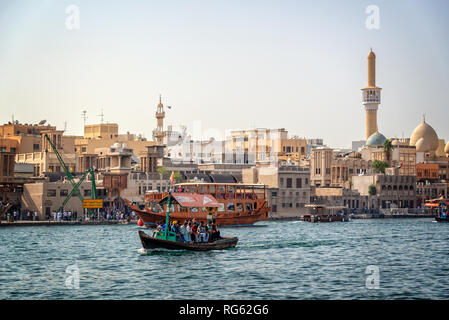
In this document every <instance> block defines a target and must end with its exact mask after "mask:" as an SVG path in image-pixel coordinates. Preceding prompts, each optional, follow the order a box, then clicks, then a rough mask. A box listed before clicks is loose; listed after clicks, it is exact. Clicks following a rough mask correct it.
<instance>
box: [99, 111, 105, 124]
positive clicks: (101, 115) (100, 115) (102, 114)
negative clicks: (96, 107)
mask: <svg viewBox="0 0 449 320" xmlns="http://www.w3.org/2000/svg"><path fill="white" fill-rule="evenodd" d="M98 116H99V117H100V118H101V124H103V119H104V113H103V108H101V113H100V114H99V115H98Z"/></svg>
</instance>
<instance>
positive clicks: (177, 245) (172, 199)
mask: <svg viewBox="0 0 449 320" xmlns="http://www.w3.org/2000/svg"><path fill="white" fill-rule="evenodd" d="M199 201H203V202H202V204H200V203H199ZM160 203H161V204H165V205H166V206H165V207H166V208H167V212H166V215H165V229H164V230H163V231H155V232H154V233H153V236H149V235H147V234H146V233H145V232H143V231H139V237H140V241H141V242H142V246H143V247H144V248H145V249H155V248H163V249H169V250H183V249H184V250H195V251H207V250H220V249H226V248H231V247H235V246H236V245H237V242H238V238H237V237H232V238H229V237H226V238H223V237H219V239H217V240H215V241H212V242H184V241H178V235H177V234H176V233H175V232H172V231H169V228H170V211H171V209H172V208H173V207H175V206H179V207H182V208H186V207H199V208H206V209H207V210H208V211H209V212H210V213H209V214H208V215H207V220H208V221H207V222H208V223H207V224H208V225H210V222H211V219H212V214H211V212H213V210H212V209H213V208H217V207H218V206H219V203H218V202H217V201H216V200H215V199H214V198H213V197H212V196H210V195H209V196H208V197H205V196H203V197H202V196H201V195H188V194H183V193H181V194H180V193H169V194H167V196H165V197H164V198H163V199H161V201H160Z"/></svg>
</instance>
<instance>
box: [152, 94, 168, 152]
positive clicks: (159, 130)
mask: <svg viewBox="0 0 449 320" xmlns="http://www.w3.org/2000/svg"><path fill="white" fill-rule="evenodd" d="M164 118H165V111H164V105H163V104H162V97H161V95H159V104H158V105H157V110H156V119H157V127H156V129H155V130H154V131H153V138H154V139H155V140H156V142H157V144H158V145H162V144H163V143H164V136H165V132H164Z"/></svg>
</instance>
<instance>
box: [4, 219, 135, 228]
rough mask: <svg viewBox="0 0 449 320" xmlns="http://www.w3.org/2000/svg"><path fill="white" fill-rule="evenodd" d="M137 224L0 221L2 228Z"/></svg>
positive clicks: (125, 221)
mask: <svg viewBox="0 0 449 320" xmlns="http://www.w3.org/2000/svg"><path fill="white" fill-rule="evenodd" d="M127 224H137V220H130V221H127V220H101V221H96V220H85V221H48V220H46V221H23V220H18V221H14V222H6V221H0V227H32V226H74V225H88V226H89V225H91V226H100V225H127Z"/></svg>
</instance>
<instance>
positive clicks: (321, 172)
mask: <svg viewBox="0 0 449 320" xmlns="http://www.w3.org/2000/svg"><path fill="white" fill-rule="evenodd" d="M333 159H334V152H333V150H332V149H331V148H327V147H319V148H315V149H312V150H311V151H310V185H311V186H313V187H330V185H331V182H332V177H331V168H332V161H333Z"/></svg>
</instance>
